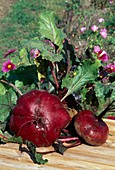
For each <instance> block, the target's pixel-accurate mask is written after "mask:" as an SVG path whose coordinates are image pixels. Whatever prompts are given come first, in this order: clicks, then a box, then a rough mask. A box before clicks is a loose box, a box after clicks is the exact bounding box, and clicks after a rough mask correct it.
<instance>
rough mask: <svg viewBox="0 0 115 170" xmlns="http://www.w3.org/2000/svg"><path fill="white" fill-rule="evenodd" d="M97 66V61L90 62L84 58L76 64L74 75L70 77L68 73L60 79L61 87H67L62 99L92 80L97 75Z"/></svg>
mask: <svg viewBox="0 0 115 170" xmlns="http://www.w3.org/2000/svg"><path fill="white" fill-rule="evenodd" d="M98 67H99V65H98V64H97V62H95V63H93V64H92V63H91V62H90V61H88V60H85V61H84V63H83V64H82V65H81V66H78V69H77V70H76V76H73V77H71V75H69V74H68V75H67V76H66V77H65V78H64V79H63V81H62V87H66V88H67V89H68V91H67V93H66V95H65V96H64V98H63V99H62V100H64V99H65V98H66V97H67V96H68V95H70V94H72V93H73V92H78V91H79V90H81V88H83V87H84V86H85V85H86V84H87V83H91V82H94V80H95V78H97V75H98V71H97V70H98Z"/></svg>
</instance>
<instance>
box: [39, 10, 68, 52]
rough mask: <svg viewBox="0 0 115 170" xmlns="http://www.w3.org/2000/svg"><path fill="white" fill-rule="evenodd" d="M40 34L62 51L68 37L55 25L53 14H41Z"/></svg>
mask: <svg viewBox="0 0 115 170" xmlns="http://www.w3.org/2000/svg"><path fill="white" fill-rule="evenodd" d="M39 32H40V34H41V36H42V37H45V38H47V39H50V40H51V41H52V42H53V43H54V44H55V45H57V46H58V47H59V49H62V47H63V41H64V38H65V37H66V35H65V34H64V33H63V32H62V30H61V29H58V28H57V26H56V25H55V17H54V14H53V12H49V11H48V12H44V13H41V15H40V18H39Z"/></svg>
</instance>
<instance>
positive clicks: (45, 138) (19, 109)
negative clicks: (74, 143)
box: [9, 90, 71, 147]
mask: <svg viewBox="0 0 115 170" xmlns="http://www.w3.org/2000/svg"><path fill="white" fill-rule="evenodd" d="M70 121H71V118H70V116H69V114H68V112H67V111H66V110H65V109H64V107H63V104H62V103H61V102H60V99H59V98H58V97H57V96H56V95H53V94H50V93H48V92H47V91H45V90H32V91H30V92H28V93H26V94H24V95H22V96H21V97H20V98H19V99H18V101H17V105H16V106H15V107H14V108H13V110H12V115H11V118H10V124H9V126H10V129H11V131H12V132H14V134H15V135H16V136H21V137H22V139H23V140H28V141H31V142H33V143H34V144H35V145H36V146H37V147H40V146H50V145H52V143H53V142H54V141H55V140H56V139H57V138H58V137H59V136H60V133H61V129H63V128H65V127H66V126H67V125H68V124H69V122H70Z"/></svg>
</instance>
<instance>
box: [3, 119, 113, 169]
mask: <svg viewBox="0 0 115 170" xmlns="http://www.w3.org/2000/svg"><path fill="white" fill-rule="evenodd" d="M106 122H107V124H108V126H109V129H110V135H109V138H108V140H107V141H106V143H105V144H103V145H102V146H88V145H85V144H82V145H80V146H77V147H74V148H71V149H68V150H67V151H66V152H65V153H64V155H60V154H58V153H50V154H46V155H44V158H47V159H48V163H47V164H45V165H38V164H34V163H33V162H32V160H31V159H30V157H29V155H28V154H27V153H25V152H23V153H21V152H20V151H19V148H18V147H19V145H18V144H12V143H8V144H5V145H0V169H1V170H48V169H49V170H70V169H72V170H115V121H114V120H109V119H108V120H107V119H106ZM52 149H53V148H52V147H47V148H38V151H42V152H43V151H49V150H52Z"/></svg>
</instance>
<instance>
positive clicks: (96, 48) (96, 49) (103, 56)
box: [93, 46, 109, 62]
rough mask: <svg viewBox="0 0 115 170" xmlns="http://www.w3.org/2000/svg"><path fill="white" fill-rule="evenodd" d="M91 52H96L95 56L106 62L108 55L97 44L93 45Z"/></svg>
mask: <svg viewBox="0 0 115 170" xmlns="http://www.w3.org/2000/svg"><path fill="white" fill-rule="evenodd" d="M93 52H94V53H96V54H97V58H98V59H99V60H101V61H103V62H107V61H108V60H109V57H108V55H107V53H106V51H104V50H101V49H100V47H99V46H94V49H93Z"/></svg>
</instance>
